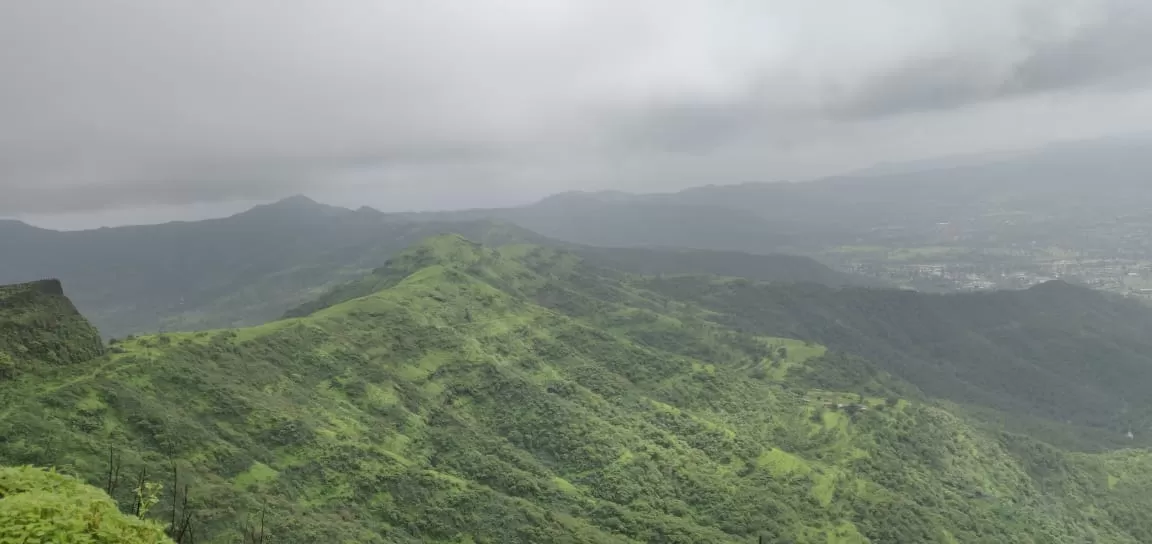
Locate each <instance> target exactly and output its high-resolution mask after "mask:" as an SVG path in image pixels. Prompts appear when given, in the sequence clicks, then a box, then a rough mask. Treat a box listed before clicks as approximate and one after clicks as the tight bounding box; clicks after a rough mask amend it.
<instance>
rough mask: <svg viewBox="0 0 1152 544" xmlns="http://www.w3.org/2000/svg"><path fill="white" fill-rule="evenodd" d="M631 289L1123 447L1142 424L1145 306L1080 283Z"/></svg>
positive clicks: (1149, 317) (650, 284)
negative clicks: (971, 290) (934, 288)
mask: <svg viewBox="0 0 1152 544" xmlns="http://www.w3.org/2000/svg"><path fill="white" fill-rule="evenodd" d="M642 285H643V286H644V287H646V288H649V289H652V290H655V291H657V292H660V293H661V294H664V295H666V296H671V297H677V298H682V299H685V300H690V301H693V302H695V303H698V304H701V305H703V306H704V307H706V308H708V309H710V310H714V311H717V312H719V314H718V317H717V319H718V320H719V321H721V322H723V323H726V324H728V325H729V326H732V327H735V328H738V329H742V330H748V331H754V332H756V333H757V334H766V335H776V336H791V337H797V338H806V339H811V340H814V341H817V342H820V343H823V344H825V345H828V346H829V347H831V348H833V349H835V350H837V351H841V352H845V353H852V354H855V355H859V356H862V357H863V358H865V359H866V360H867V361H869V362H870V364H874V365H876V368H877V369H879V370H883V371H887V372H890V373H892V374H894V375H896V376H898V377H900V378H902V379H904V380H906V381H908V382H911V383H912V384H915V385H916V386H918V387H919V388H921V389H922V390H923V391H924V392H925V393H927V394H928V395H930V396H935V397H942V398H947V399H951V400H954V401H957V402H962V403H966V404H975V405H981V406H986V407H992V408H995V409H997V410H998V411H999V412H1000V413H1007V414H1014V415H1019V416H1022V417H1026V418H1029V419H1030V420H1047V421H1056V422H1066V423H1072V424H1075V425H1078V426H1082V427H1085V428H1086V430H1085V433H1087V434H1086V436H1091V437H1092V440H1096V439H1098V438H1100V437H1102V436H1106V437H1110V440H1109V442H1110V443H1120V444H1123V443H1129V438H1128V437H1127V436H1126V434H1127V432H1128V431H1129V430H1138V429H1139V430H1142V429H1146V428H1147V427H1148V423H1149V422H1152V403H1150V402H1149V400H1148V399H1149V397H1148V395H1147V392H1146V389H1147V384H1149V383H1152V337H1150V336H1148V334H1147V331H1148V328H1149V327H1150V326H1152V311H1150V310H1149V309H1148V308H1147V307H1146V306H1143V305H1140V304H1137V303H1134V302H1130V301H1124V300H1118V299H1114V298H1112V297H1111V296H1109V295H1105V294H1103V293H1098V292H1095V291H1091V290H1089V289H1084V288H1080V287H1074V286H1071V285H1068V284H1066V283H1062V282H1051V283H1047V284H1044V285H1040V286H1037V287H1034V288H1032V289H1029V290H1025V291H1000V292H994V293H977V294H959V295H933V294H924V293H916V292H912V291H898V290H885V289H859V288H846V289H831V288H826V287H822V286H818V285H792V286H780V285H771V284H764V283H756V282H749V281H739V280H737V281H717V280H715V279H712V278H706V277H676V278H651V279H648V280H645V281H643V282H642ZM1021 421H1022V422H1023V421H1024V420H1021ZM1093 429H1094V430H1095V431H1093ZM1105 430H1106V431H1107V432H1106V433H1102V432H1097V431H1105ZM1138 434H1139V432H1138ZM1135 438H1136V439H1139V440H1145V439H1148V438H1149V437H1147V436H1136V437H1135ZM1080 445H1081V446H1084V447H1091V444H1086V443H1081V444H1080ZM1103 445H1104V444H1100V445H1099V446H1103Z"/></svg>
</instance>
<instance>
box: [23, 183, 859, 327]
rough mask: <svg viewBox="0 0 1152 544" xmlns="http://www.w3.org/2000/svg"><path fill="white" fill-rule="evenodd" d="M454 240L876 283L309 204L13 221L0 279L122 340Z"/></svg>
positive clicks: (790, 265) (826, 272)
mask: <svg viewBox="0 0 1152 544" xmlns="http://www.w3.org/2000/svg"><path fill="white" fill-rule="evenodd" d="M444 233H459V234H463V235H465V236H468V237H469V238H472V239H475V240H479V241H483V242H485V243H509V242H532V243H540V244H549V245H553V246H557V247H561V246H562V247H568V248H570V249H572V250H574V251H576V252H578V253H580V254H582V255H586V256H587V257H588V258H590V259H593V260H597V261H600V262H605V263H611V264H613V265H615V266H617V267H618V268H621V269H625V270H633V271H636V272H644V273H717V274H729V275H741V276H747V277H752V278H756V279H761V280H774V281H811V282H819V283H824V284H828V285H852V284H854V285H876V284H877V282H875V281H874V280H871V279H869V278H864V277H857V276H852V275H849V274H843V273H840V272H836V271H834V270H831V269H830V268H828V267H826V266H824V265H822V264H819V263H817V262H816V261H813V260H811V259H809V258H807V257H799V256H792V255H779V254H775V255H749V254H741V253H734V252H709V251H691V250H684V249H665V250H658V249H650V250H645V251H644V252H638V253H630V250H611V249H601V248H594V247H586V246H578V245H574V244H570V243H565V242H560V241H556V240H550V239H547V238H545V237H544V236H541V235H538V234H536V233H534V232H531V231H529V230H526V229H524V228H521V227H517V226H515V225H513V224H511V223H509V222H506V221H501V220H498V219H489V218H470V217H458V218H453V219H452V220H444V221H436V220H432V221H428V220H421V221H413V220H411V219H410V218H408V217H405V216H401V215H394V214H385V213H381V212H378V211H376V210H373V209H370V208H361V209H358V210H349V209H345V208H338V207H334V206H327V205H323V204H318V203H316V202H314V201H312V200H309V199H307V198H305V197H301V196H296V197H291V198H288V199H285V200H282V201H279V202H276V203H274V204H269V205H264V206H258V207H256V208H253V209H251V210H249V211H246V212H244V213H240V214H238V215H235V216H232V217H227V218H223V219H212V220H205V221H194V222H173V223H166V224H162V225H142V226H131V227H116V228H102V229H96V230H88V231H52V230H46V229H39V228H35V227H31V226H29V225H26V224H24V223H20V222H15V221H8V222H3V223H0V255H4V259H3V260H0V283H4V282H23V281H31V280H35V279H37V278H44V277H54V278H60V279H61V280H63V281H64V283H65V284H67V285H68V289H69V292H70V293H72V295H73V296H72V298H73V300H75V302H76V304H77V305H78V306H79V307H80V309H81V310H82V311H83V312H85V313H86V314H87V315H89V316H91V319H92V320H93V322H94V323H96V325H97V326H98V327H99V328H100V330H101V331H102V332H103V333H104V334H108V335H112V336H122V335H125V334H130V333H139V332H155V331H159V330H198V329H206V328H219V327H230V326H241V325H256V324H260V323H263V322H265V321H267V320H269V319H273V318H276V317H279V316H280V315H282V314H283V313H284V312H285V311H287V310H288V309H290V308H292V307H295V306H297V305H300V304H302V303H304V302H306V301H308V300H310V299H312V298H315V297H317V296H319V295H320V294H321V293H322V292H324V290H326V289H327V288H330V287H332V286H334V285H337V284H339V283H341V282H344V281H348V280H351V279H354V278H358V277H361V276H362V275H364V274H366V273H368V272H369V271H371V270H372V269H373V268H376V267H379V266H381V265H383V264H384V263H385V262H386V261H387V260H388V258H389V257H390V256H392V255H393V254H394V253H395V252H397V251H399V250H401V249H403V248H405V247H407V246H409V245H412V244H415V243H417V242H419V241H420V240H422V239H424V238H427V237H428V236H432V235H436V234H444ZM604 241H610V240H604ZM681 245H687V246H691V245H693V244H681Z"/></svg>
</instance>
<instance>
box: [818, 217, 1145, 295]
mask: <svg viewBox="0 0 1152 544" xmlns="http://www.w3.org/2000/svg"><path fill="white" fill-rule="evenodd" d="M908 230H909V229H908V228H907V227H901V226H888V227H885V228H882V229H880V228H878V229H876V230H875V231H874V232H872V233H869V236H865V237H862V238H861V240H860V242H861V244H862V245H859V246H842V247H836V248H832V249H829V250H826V251H824V252H822V253H821V254H820V255H819V257H821V258H822V260H824V261H825V262H829V263H830V264H832V265H833V266H835V267H837V268H839V269H840V270H844V271H847V272H852V273H855V274H862V275H866V276H871V277H875V278H879V279H882V280H884V281H886V282H888V283H891V284H893V285H895V286H898V287H902V288H906V289H915V290H918V291H927V292H971V291H987V290H994V289H1026V288H1028V287H1031V286H1033V285H1037V284H1040V283H1044V282H1047V281H1052V280H1063V281H1067V282H1069V283H1075V284H1079V285H1085V286H1088V287H1092V288H1095V289H1099V290H1102V291H1108V292H1112V293H1118V294H1121V295H1124V296H1126V297H1132V298H1139V299H1142V300H1147V301H1149V302H1152V243H1150V242H1152V220H1150V218H1149V216H1143V215H1142V216H1136V217H1133V216H1129V217H1117V218H1111V219H1109V220H1107V221H1099V222H1095V223H1089V224H1078V225H1066V224H1065V225H1051V224H1045V223H1044V222H1043V221H1018V220H1017V221H988V218H981V219H973V220H969V221H966V222H964V223H963V224H961V225H957V224H955V223H952V222H940V223H937V224H936V225H935V227H933V228H928V229H923V228H922V229H920V230H919V232H920V235H916V234H914V233H909V232H908ZM921 244H923V245H921Z"/></svg>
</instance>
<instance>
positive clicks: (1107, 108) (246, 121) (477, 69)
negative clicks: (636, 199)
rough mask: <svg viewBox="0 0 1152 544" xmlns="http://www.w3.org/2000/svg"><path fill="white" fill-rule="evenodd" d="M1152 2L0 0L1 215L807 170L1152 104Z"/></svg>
mask: <svg viewBox="0 0 1152 544" xmlns="http://www.w3.org/2000/svg"><path fill="white" fill-rule="evenodd" d="M1147 28H1152V3H1150V2H1146V1H1144V0H852V1H849V0H755V1H753V0H725V1H716V0H629V1H627V2H620V1H619V0H579V1H576V0H570V1H560V0H470V1H468V2H401V1H392V0H336V1H330V2H316V1H310V0H245V1H243V2H236V1H234V0H198V1H196V2H181V1H177V0H101V1H99V2H92V1H88V0H52V1H38V2H0V74H3V76H2V77H3V84H0V217H16V218H21V219H24V220H27V221H29V222H32V223H34V224H38V225H43V226H50V227H55V228H86V227H94V226H100V225H115V224H125V223H142V222H158V221H164V220H170V219H192V218H198V217H206V216H212V215H223V214H227V213H233V212H235V211H239V210H241V209H243V208H244V207H247V206H249V205H251V204H252V203H255V202H263V201H268V200H274V199H277V198H280V197H284V196H289V195H292V194H297V193H303V194H306V195H308V196H311V197H313V198H314V199H316V200H320V201H323V202H328V203H332V204H338V205H345V206H352V207H357V206H361V205H369V206H373V207H376V208H379V209H382V210H388V211H391V210H418V209H450V208H467V207H490V206H506V205H517V204H524V203H528V202H531V201H533V200H536V199H539V198H541V197H544V196H546V195H548V194H552V193H556V192H560V191H567V190H604V189H615V190H624V191H635V192H656V191H672V190H678V189H681V188H685V187H690V186H697V185H704V184H710V183H717V184H720V183H742V182H749V181H765V182H768V181H781V180H797V179H809V178H814V177H819V176H824V175H830V174H835V173H839V172H843V171H850V170H853V169H856V168H862V167H867V166H869V165H872V164H876V163H882V162H895V161H901V160H913V159H919V158H925V157H934V156H946V155H952V154H962V153H971V152H980V151H988V150H997V149H1017V148H1028V147H1033V146H1038V145H1042V144H1045V143H1047V142H1050V141H1054V140H1067V139H1080V138H1092V137H1097V136H1102V135H1110V134H1120V133H1125V132H1132V131H1139V130H1146V129H1147V128H1148V127H1149V126H1152V123H1150V122H1152V33H1149V32H1146V29H1147Z"/></svg>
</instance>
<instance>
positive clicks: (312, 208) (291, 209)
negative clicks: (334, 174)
mask: <svg viewBox="0 0 1152 544" xmlns="http://www.w3.org/2000/svg"><path fill="white" fill-rule="evenodd" d="M348 213H352V210H349V209H347V208H341V207H339V206H331V205H328V204H322V203H320V202H316V201H315V200H312V199H311V198H308V197H306V196H304V195H293V196H290V197H287V198H282V199H280V200H277V201H276V202H272V203H270V204H261V205H259V206H254V207H252V208H251V209H249V210H247V211H244V212H241V213H240V214H238V215H239V216H252V215H266V214H276V215H294V216H316V215H341V214H348Z"/></svg>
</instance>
